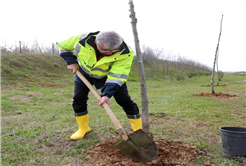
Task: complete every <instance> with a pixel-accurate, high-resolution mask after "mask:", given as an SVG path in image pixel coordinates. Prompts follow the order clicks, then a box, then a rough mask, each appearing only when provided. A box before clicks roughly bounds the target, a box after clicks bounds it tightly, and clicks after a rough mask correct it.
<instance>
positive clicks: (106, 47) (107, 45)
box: [96, 31, 123, 55]
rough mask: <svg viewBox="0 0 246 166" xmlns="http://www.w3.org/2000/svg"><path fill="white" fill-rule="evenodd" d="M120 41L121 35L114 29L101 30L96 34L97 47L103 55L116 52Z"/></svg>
mask: <svg viewBox="0 0 246 166" xmlns="http://www.w3.org/2000/svg"><path fill="white" fill-rule="evenodd" d="M122 42H123V39H122V37H121V36H120V35H119V34H118V33H116V32H114V31H103V32H100V33H99V34H98V35H97V36H96V45H97V49H98V50H99V51H100V52H101V53H103V54H105V55H112V54H114V53H116V52H117V51H118V50H119V47H120V45H121V44H122Z"/></svg>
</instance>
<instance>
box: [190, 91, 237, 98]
mask: <svg viewBox="0 0 246 166" xmlns="http://www.w3.org/2000/svg"><path fill="white" fill-rule="evenodd" d="M193 96H214V97H224V98H229V97H237V95H229V94H227V93H221V92H220V93H200V94H194V95H193Z"/></svg>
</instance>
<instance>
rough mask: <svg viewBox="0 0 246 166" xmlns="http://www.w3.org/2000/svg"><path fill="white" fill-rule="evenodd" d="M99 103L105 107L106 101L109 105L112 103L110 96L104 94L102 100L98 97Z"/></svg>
mask: <svg viewBox="0 0 246 166" xmlns="http://www.w3.org/2000/svg"><path fill="white" fill-rule="evenodd" d="M97 103H98V104H99V105H100V106H101V107H102V108H103V104H104V103H106V104H108V105H110V101H109V98H108V97H107V96H103V97H102V100H101V101H100V100H99V99H97Z"/></svg>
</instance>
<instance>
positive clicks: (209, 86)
mask: <svg viewBox="0 0 246 166" xmlns="http://www.w3.org/2000/svg"><path fill="white" fill-rule="evenodd" d="M219 86H226V85H214V87H219ZM201 87H211V85H202V86H201Z"/></svg>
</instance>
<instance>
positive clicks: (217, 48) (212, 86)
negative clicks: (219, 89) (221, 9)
mask: <svg viewBox="0 0 246 166" xmlns="http://www.w3.org/2000/svg"><path fill="white" fill-rule="evenodd" d="M222 21H223V14H222V17H221V21H220V33H219V39H218V43H217V47H216V51H215V57H214V65H213V71H212V79H211V88H212V93H215V91H214V71H215V64H216V61H217V59H218V57H217V54H218V51H219V43H220V36H221V32H222ZM218 72H219V71H218Z"/></svg>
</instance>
